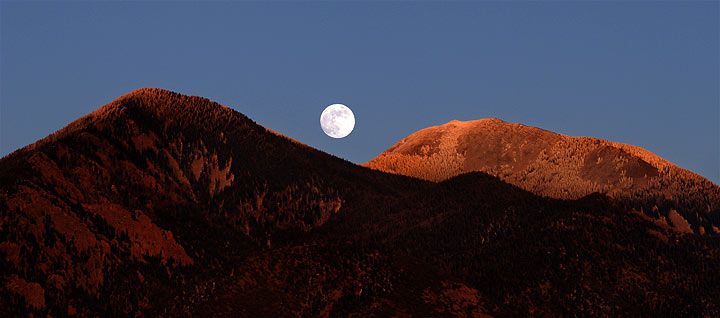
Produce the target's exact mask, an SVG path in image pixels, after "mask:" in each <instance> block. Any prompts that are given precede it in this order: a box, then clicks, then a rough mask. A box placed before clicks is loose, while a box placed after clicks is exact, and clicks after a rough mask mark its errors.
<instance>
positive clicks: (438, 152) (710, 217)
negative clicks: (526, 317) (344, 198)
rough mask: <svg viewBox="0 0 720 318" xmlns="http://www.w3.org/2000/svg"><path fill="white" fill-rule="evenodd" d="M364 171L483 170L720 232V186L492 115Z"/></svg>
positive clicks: (604, 145) (637, 153)
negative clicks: (598, 197) (619, 202)
mask: <svg viewBox="0 0 720 318" xmlns="http://www.w3.org/2000/svg"><path fill="white" fill-rule="evenodd" d="M364 166H366V167H370V168H373V169H377V170H381V171H386V172H390V173H397V174H403V175H407V176H412V177H416V178H421V179H425V180H430V181H441V180H446V179H448V178H450V177H453V176H456V175H459V174H463V173H467V172H472V171H481V172H485V173H488V174H491V175H494V176H497V177H499V178H500V179H502V180H503V181H505V182H508V183H511V184H514V185H516V186H518V187H520V188H523V189H525V190H528V191H531V192H533V193H535V194H538V195H541V196H548V197H552V198H560V199H577V198H581V197H583V196H586V195H589V194H591V193H595V192H599V193H603V194H606V195H608V196H610V197H613V198H616V199H619V200H624V201H628V202H629V203H631V206H632V207H633V208H635V209H637V210H640V211H643V212H644V213H645V214H646V215H648V216H651V217H653V218H654V219H656V221H657V222H661V223H667V224H669V225H670V226H672V227H674V228H676V229H677V230H679V231H691V232H696V233H700V234H702V233H705V232H709V231H712V232H715V233H720V223H719V221H720V218H719V217H720V187H718V186H717V185H716V184H714V183H712V182H710V181H709V180H707V179H705V178H703V177H701V176H700V175H697V174H695V173H693V172H690V171H688V170H685V169H682V168H680V167H678V166H676V165H674V164H672V163H670V162H668V161H667V160H664V159H662V158H660V157H659V156H657V155H655V154H653V153H651V152H649V151H647V150H645V149H642V148H639V147H635V146H631V145H627V144H620V143H616V142H612V141H607V140H602V139H597V138H590V137H571V136H566V135H561V134H557V133H553V132H550V131H547V130H543V129H539V128H535V127H529V126H525V125H521V124H513V123H507V122H504V121H502V120H499V119H495V118H489V119H481V120H474V121H467V122H461V121H457V120H454V121H451V122H449V123H446V124H444V125H440V126H433V127H429V128H426V129H422V130H420V131H418V132H416V133H414V134H412V135H410V136H408V137H407V138H405V139H403V140H401V141H400V142H398V143H397V144H395V145H394V146H392V147H390V148H389V149H387V150H386V151H385V152H383V153H382V154H380V155H379V156H378V157H376V158H374V159H372V160H370V161H369V162H367V163H365V164H364Z"/></svg>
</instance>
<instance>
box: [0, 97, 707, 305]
mask: <svg viewBox="0 0 720 318" xmlns="http://www.w3.org/2000/svg"><path fill="white" fill-rule="evenodd" d="M428 138H430V137H428ZM442 138H444V137H441V138H440V139H442ZM428 142H429V143H430V144H432V140H431V139H428ZM437 145H441V143H439V144H437ZM422 147H423V146H420V148H422ZM428 147H430V146H428ZM438 147H440V146H438ZM431 149H434V148H427V150H422V149H421V151H426V152H428V153H429V152H430V151H431ZM608 151H610V153H609V155H608V156H614V155H615V154H614V153H613V152H612V151H613V150H608ZM597 155H598V156H600V157H602V156H604V155H605V154H604V153H603V152H602V151H599V152H597ZM603 158H604V157H603ZM603 160H604V159H603ZM630 161H631V160H630V159H628V162H630ZM601 162H602V160H601ZM644 162H648V163H649V164H650V166H652V167H656V164H657V163H653V162H649V161H647V160H645V161H644ZM634 164H635V163H632V164H630V163H628V164H626V166H627V167H629V166H631V165H634ZM636 165H638V166H642V163H641V162H637V164H636ZM645 168H647V167H645V166H642V167H641V168H639V169H645ZM658 171H659V172H658V173H660V174H662V171H663V170H662V169H660V168H658ZM644 176H645V174H643V177H644ZM609 178H610V177H609ZM649 178H650V179H649V180H650V181H649V182H650V183H651V182H652V178H656V176H653V177H649ZM626 204H627V203H626V202H625V201H622V200H617V199H614V198H613V197H612V196H610V197H607V196H605V195H602V194H593V195H590V196H587V197H583V198H580V199H577V200H558V199H552V198H543V197H540V196H537V195H535V194H533V193H531V192H527V191H525V190H522V189H520V188H518V187H515V186H513V185H511V184H508V183H505V182H503V181H501V180H500V179H498V178H497V177H494V176H490V175H488V174H485V173H480V172H475V173H468V174H463V175H460V176H456V177H453V178H450V179H448V180H446V181H443V182H439V183H435V182H429V181H423V180H418V179H414V178H409V177H406V176H402V175H394V174H388V173H384V172H380V171H376V170H372V169H368V168H365V167H361V166H357V165H354V164H352V163H350V162H347V161H344V160H342V159H339V158H336V157H333V156H330V155H328V154H326V153H323V152H321V151H318V150H315V149H312V148H310V147H307V146H305V145H303V144H301V143H299V142H297V141H294V140H291V139H289V138H287V137H285V136H282V135H280V134H277V133H275V132H272V131H270V130H267V129H265V128H263V127H262V126H260V125H258V124H256V123H254V122H253V121H252V120H250V119H248V118H247V117H245V116H244V115H242V114H240V113H238V112H236V111H233V110H231V109H229V108H226V107H224V106H222V105H219V104H216V103H213V102H211V101H209V100H207V99H204V98H200V97H192V96H184V95H180V94H177V93H173V92H169V91H164V90H160V89H140V90H136V91H133V92H131V93H129V94H127V95H124V96H122V97H120V98H118V99H116V100H115V101H113V102H111V103H110V104H108V105H105V106H103V107H101V108H100V109H98V110H97V111H95V112H93V113H91V114H89V115H87V116H85V117H83V118H81V119H79V120H77V121H75V122H73V123H71V124H70V125H68V126H67V127H65V128H64V129H62V130H60V131H58V132H56V133H55V134H53V135H50V136H48V137H47V138H45V139H43V140H40V141H38V142H36V143H34V144H32V145H29V146H27V147H25V148H23V149H21V150H18V151H16V152H14V153H12V154H10V155H8V156H7V157H5V158H2V159H0V299H2V300H1V301H0V313H3V316H29V315H33V316H47V315H50V316H158V315H162V316H174V317H176V316H197V315H211V316H240V317H243V316H245V317H278V316H281V317H285V316H294V317H338V316H350V315H359V316H405V317H409V316H425V317H427V316H432V317H487V316H501V317H503V316H573V315H581V316H587V315H590V316H598V315H600V316H603V315H610V316H633V315H661V314H665V315H668V314H669V315H671V316H677V315H680V316H688V315H689V316H718V315H720V292H718V291H717V288H714V287H715V286H717V285H718V283H720V273H718V272H717V271H716V270H715V269H717V268H718V267H720V236H718V235H717V234H716V233H715V232H714V231H707V232H706V233H705V234H704V235H700V234H697V233H696V234H693V233H690V231H677V230H676V228H675V227H673V225H674V224H675V222H676V221H675V220H672V219H671V218H670V219H669V220H670V222H671V223H662V222H659V221H658V220H657V219H654V218H651V217H648V216H647V215H646V214H644V213H639V212H633V211H630V212H628V211H629V209H628V207H627V206H626ZM678 223H679V221H678ZM688 228H691V229H692V227H690V225H688Z"/></svg>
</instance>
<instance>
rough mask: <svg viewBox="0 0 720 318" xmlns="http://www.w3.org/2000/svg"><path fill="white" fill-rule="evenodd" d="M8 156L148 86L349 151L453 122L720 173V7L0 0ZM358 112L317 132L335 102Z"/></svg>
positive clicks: (354, 156)
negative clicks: (523, 128)
mask: <svg viewBox="0 0 720 318" xmlns="http://www.w3.org/2000/svg"><path fill="white" fill-rule="evenodd" d="M1 6H2V7H1V9H2V15H1V20H2V22H1V23H2V25H1V27H2V31H1V32H2V34H1V35H2V43H1V44H2V50H1V53H2V55H1V57H0V61H1V63H2V64H1V65H0V66H1V71H2V72H1V74H0V75H1V76H2V77H1V78H0V88H1V91H0V98H1V99H0V102H1V105H0V107H1V108H0V155H3V156H4V155H6V154H8V153H10V152H12V151H14V150H15V149H17V148H20V147H22V146H24V145H26V144H29V143H32V142H33V141H35V140H37V139H40V138H42V137H44V136H46V135H48V134H50V133H51V132H53V131H55V130H57V129H60V128H62V127H63V126H64V125H66V124H68V123H70V122H71V121H73V120H75V119H76V118H78V117H80V116H82V115H85V114H87V113H89V112H91V111H93V110H95V109H96V108H98V107H99V106H101V105H103V104H106V103H108V102H110V101H111V100H113V99H114V98H116V97H118V96H120V95H122V94H125V93H127V92H129V91H131V90H133V89H136V88H140V87H160V88H165V89H170V90H173V91H177V92H180V93H184V94H192V95H201V96H205V97H208V98H210V99H212V100H214V101H217V102H219V103H221V104H224V105H226V106H229V107H232V108H234V109H236V110H238V111H240V112H242V113H244V114H246V115H248V116H250V117H251V118H252V119H254V120H255V121H257V122H259V123H261V124H262V125H264V126H266V127H268V128H270V129H273V130H276V131H278V132H281V133H283V134H286V135H288V136H290V137H292V138H295V139H297V140H299V141H301V142H303V143H306V144H309V145H311V146H313V147H316V148H319V149H322V150H324V151H326V152H329V153H331V154H334V155H337V156H339V157H343V158H346V159H348V160H350V161H353V162H357V163H362V162H365V161H367V160H369V159H371V158H373V157H375V156H376V155H378V154H379V153H380V152H382V151H383V150H385V149H386V148H388V147H390V146H391V145H393V144H394V143H395V142H397V141H399V140H400V139H402V138H404V137H406V136H407V135H409V134H411V133H413V132H415V131H417V130H419V129H422V128H425V127H427V126H431V125H437V124H442V123H445V122H448V121H450V120H452V119H458V120H472V119H480V118H486V117H497V118H500V119H503V120H505V121H509V122H520V123H523V124H527V125H531V126H537V127H541V128H544V129H548V130H551V131H555V132H559V133H563V134H568V135H572V136H592V137H599V138H604V139H610V140H613V141H618V142H624V143H629V144H633V145H637V146H640V147H643V148H646V149H648V150H650V151H652V152H655V153H657V154H658V155H660V156H662V157H664V158H666V159H668V160H670V161H672V162H673V163H676V164H678V165H680V166H681V167H684V168H687V169H690V170H692V171H694V172H697V173H700V174H701V175H703V176H705V177H707V178H709V179H711V180H713V181H714V182H716V183H718V182H719V181H720V171H719V169H720V168H719V165H720V159H719V158H718V156H719V155H718V149H719V148H720V141H719V134H720V133H719V130H718V126H719V122H720V114H719V108H720V106H719V103H720V101H719V98H720V97H719V94H720V92H719V87H720V81H719V79H718V77H719V76H718V74H719V72H720V65H719V63H718V56H719V52H718V46H719V44H718V28H719V26H718V2H716V1H704V2H689V3H688V2H686V1H683V2H634V3H624V2H611V3H601V2H589V3H569V2H547V3H535V2H518V3H510V4H505V3H498V2H480V3H463V2H452V3H431V2H422V3H406V2H395V3H384V2H374V3H329V2H317V3H233V2H215V3H209V4H198V3H182V2H154V3H150V4H145V3H138V2H132V3H122V2H112V3H101V4H96V3H91V2H73V3H64V4H52V3H43V2H40V3H18V2H7V1H3V2H2V4H1ZM333 103H343V104H346V105H348V106H349V107H350V108H352V110H353V112H354V113H355V115H356V118H357V125H356V127H355V130H354V131H353V133H352V134H351V135H350V136H348V137H347V138H344V139H339V140H338V139H332V138H330V137H327V136H326V135H325V134H323V132H322V130H321V129H320V126H319V116H320V113H321V112H322V110H323V109H324V107H325V106H327V105H330V104H333Z"/></svg>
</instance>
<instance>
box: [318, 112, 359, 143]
mask: <svg viewBox="0 0 720 318" xmlns="http://www.w3.org/2000/svg"><path fill="white" fill-rule="evenodd" d="M320 127H322V130H323V131H324V132H325V134H327V135H328V136H330V137H333V138H343V137H346V136H347V135H349V134H350V133H351V132H352V131H353V128H355V115H354V114H353V112H352V110H350V108H348V107H347V106H345V105H343V104H332V105H330V106H328V107H326V108H325V110H323V112H322V114H321V115H320Z"/></svg>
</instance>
